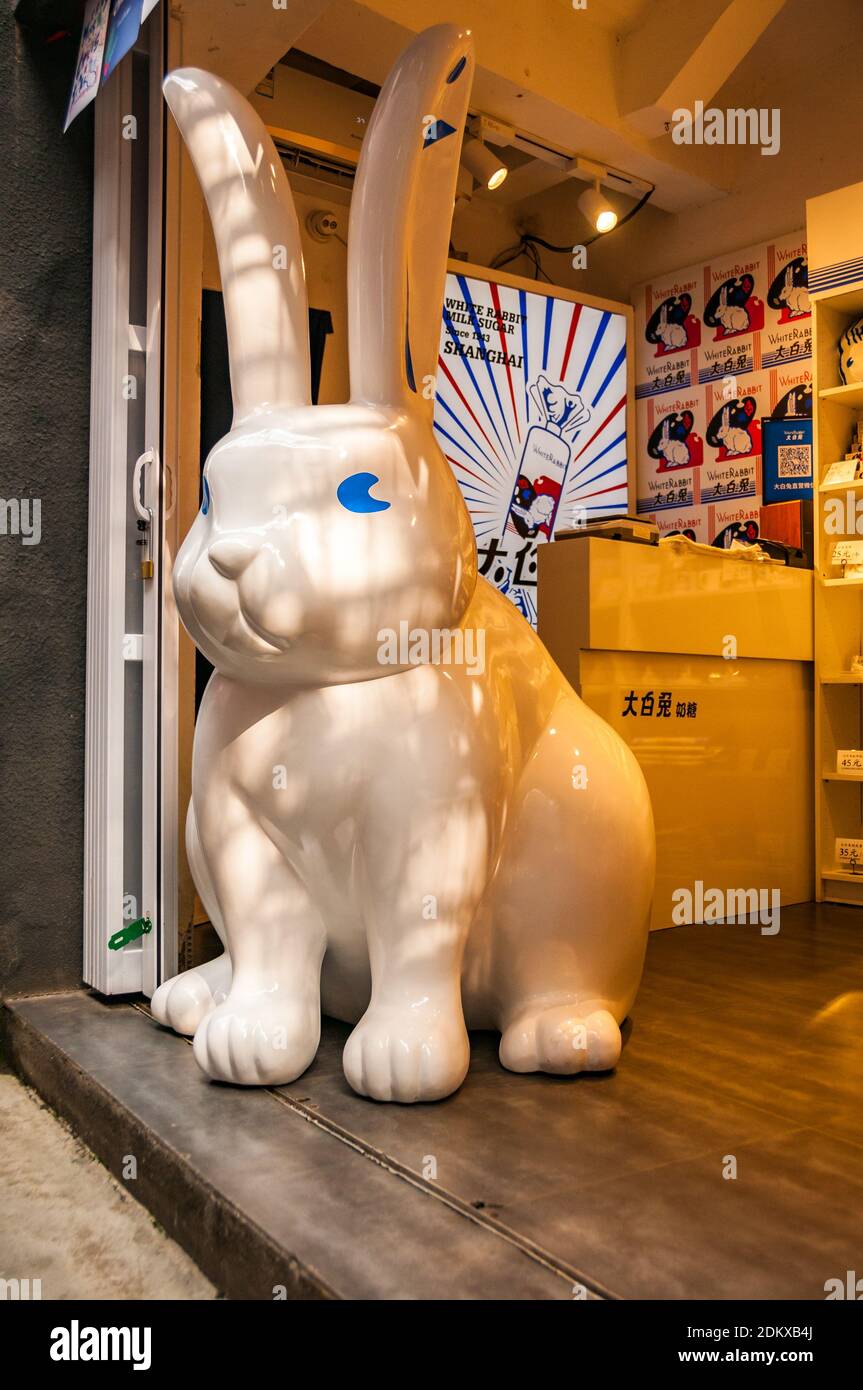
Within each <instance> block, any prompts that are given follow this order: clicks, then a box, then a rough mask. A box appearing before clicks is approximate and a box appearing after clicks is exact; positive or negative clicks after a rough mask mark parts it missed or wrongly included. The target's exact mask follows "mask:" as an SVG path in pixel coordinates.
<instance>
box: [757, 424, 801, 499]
mask: <svg viewBox="0 0 863 1390" xmlns="http://www.w3.org/2000/svg"><path fill="white" fill-rule="evenodd" d="M761 440H762V443H761V447H762V450H763V455H762V464H761V466H762V478H763V492H764V501H765V502H794V501H796V500H797V499H798V498H800V497H811V496H812V421H811V420H807V419H804V418H803V417H802V416H796V417H795V416H788V417H787V418H786V419H784V420H762V422H761Z"/></svg>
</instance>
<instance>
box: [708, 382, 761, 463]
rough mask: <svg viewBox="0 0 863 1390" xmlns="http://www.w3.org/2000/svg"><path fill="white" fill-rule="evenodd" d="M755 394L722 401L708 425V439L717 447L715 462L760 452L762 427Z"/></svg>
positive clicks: (710, 443) (713, 446)
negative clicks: (757, 416)
mask: <svg viewBox="0 0 863 1390" xmlns="http://www.w3.org/2000/svg"><path fill="white" fill-rule="evenodd" d="M756 411H757V405H756V402H755V397H754V396H742V397H740V398H739V399H738V400H733V401H725V402H724V404H723V405H722V407H721V408H720V409H719V410H717V412H716V414H715V415H714V417H713V419H712V420H711V421H710V424H709V425H708V426H707V431H706V435H707V442H708V444H709V445H710V447H711V448H712V449H718V451H719V452H718V454H717V461H718V462H720V463H722V462H724V461H725V460H726V459H732V458H747V457H748V456H749V455H750V454H760V453H761V426H760V425H759V423H758V420H757V418H756Z"/></svg>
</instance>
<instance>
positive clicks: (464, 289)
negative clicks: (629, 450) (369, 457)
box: [434, 274, 628, 626]
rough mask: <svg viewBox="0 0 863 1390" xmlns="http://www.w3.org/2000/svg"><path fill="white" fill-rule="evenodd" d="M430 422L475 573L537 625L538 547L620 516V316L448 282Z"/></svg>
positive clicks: (465, 280) (477, 283) (489, 285)
mask: <svg viewBox="0 0 863 1390" xmlns="http://www.w3.org/2000/svg"><path fill="white" fill-rule="evenodd" d="M434 418H435V432H436V435H437V440H438V443H439V444H440V446H441V448H442V450H443V452H444V454H445V455H446V457H447V458H448V460H449V462H450V464H451V465H452V468H453V471H454V473H455V476H456V478H457V479H458V482H459V485H460V487H461V490H462V493H463V494H464V498H465V501H466V503H467V506H468V510H469V512H470V515H471V518H472V520H473V525H474V530H475V532H476V541H477V549H478V551H479V565H480V572H481V573H482V574H484V575H485V577H486V578H487V579H489V580H490V581H491V582H492V583H493V584H495V585H496V586H497V588H499V589H500V590H501V592H502V593H504V594H506V595H507V596H508V597H509V598H510V599H511V600H512V602H513V603H514V604H515V605H516V607H517V608H518V609H519V610H520V611H521V613H522V614H523V615H524V617H525V618H526V619H527V621H528V622H529V623H531V624H532V625H533V626H536V616H537V608H536V573H537V561H536V550H537V546H539V545H542V544H544V543H545V542H547V541H551V540H553V539H554V537H555V534H556V533H558V532H560V531H568V530H572V529H573V528H575V527H577V526H579V525H584V523H585V522H587V521H590V520H593V519H595V518H596V517H599V516H608V515H615V514H621V515H622V514H625V512H626V511H627V504H628V496H627V473H626V428H627V421H626V318H625V317H624V315H623V314H617V313H613V312H610V311H609V310H606V309H601V308H594V307H593V306H592V305H589V304H585V303H581V302H573V301H572V300H570V299H562V298H560V297H558V296H556V295H555V294H553V293H551V294H544V293H542V292H541V291H537V292H534V291H532V290H524V289H520V288H516V287H514V286H510V285H502V284H497V283H495V282H494V281H493V280H485V279H479V278H476V277H469V276H466V275H454V274H450V275H448V276H447V282H446V295H445V298H444V310H443V324H442V328H441V342H440V356H439V358H438V374H437V383H436V396H435V417H434Z"/></svg>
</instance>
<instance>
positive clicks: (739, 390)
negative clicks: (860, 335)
mask: <svg viewBox="0 0 863 1390" xmlns="http://www.w3.org/2000/svg"><path fill="white" fill-rule="evenodd" d="M633 302H634V304H635V369H636V376H635V398H636V421H637V425H636V437H637V459H638V497H637V501H636V506H637V510H638V512H639V513H641V514H647V515H650V516H653V518H654V519H655V520H656V522H657V524H658V525H659V527H660V530H661V531H663V532H665V531H668V530H669V529H672V530H674V531H680V532H682V533H683V534H691V535H693V536H697V538H698V539H699V540H705V541H708V542H710V543H711V544H725V543H730V541H731V540H733V539H735V538H743V534H744V532H745V535H746V537H747V538H750V539H752V538H754V537H757V536H758V534H760V528H761V521H762V518H761V508H762V502H763V476H762V461H763V440H762V421H764V420H771V419H772V420H784V419H786V418H788V417H796V418H798V419H801V420H810V419H811V416H812V362H811V358H812V330H811V323H812V319H811V311H810V304H809V287H808V267H807V254H806V239H805V235H804V233H803V232H795V233H791V234H790V235H788V236H785V237H780V238H777V239H776V240H775V241H772V242H768V243H765V244H764V245H761V246H751V247H748V248H747V249H746V250H743V251H735V252H732V253H731V254H729V255H724V256H718V257H717V258H716V259H715V260H713V261H710V262H707V263H705V264H701V265H696V266H688V267H687V268H686V269H684V270H678V271H673V272H671V273H669V274H668V275H663V276H661V277H657V279H656V280H654V281H651V282H650V283H649V284H645V285H641V286H640V287H639V288H638V289H637V290H636V291H635V294H634V296H633ZM672 516H673V517H674V519H675V521H676V525H675V526H674V527H672V528H669V519H670V518H671V517H672ZM738 523H739V525H738ZM771 524H774V523H773V522H771ZM736 527H737V528H738V529H735V528H736ZM740 528H742V529H740Z"/></svg>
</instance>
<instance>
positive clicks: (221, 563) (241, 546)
mask: <svg viewBox="0 0 863 1390" xmlns="http://www.w3.org/2000/svg"><path fill="white" fill-rule="evenodd" d="M207 554H208V556H209V558H210V563H211V565H212V566H213V568H214V569H217V570H218V572H219V574H222V575H224V577H225V578H226V579H239V577H240V575H241V574H242V573H243V570H244V569H245V568H246V566H247V565H249V564H251V562H252V560H253V559H254V558H255V552H254V550H253V549H252V547H251V546H250V545H246V543H245V541H214V542H213V544H212V545H211V546H210V547H209V549H208V551H207Z"/></svg>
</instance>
